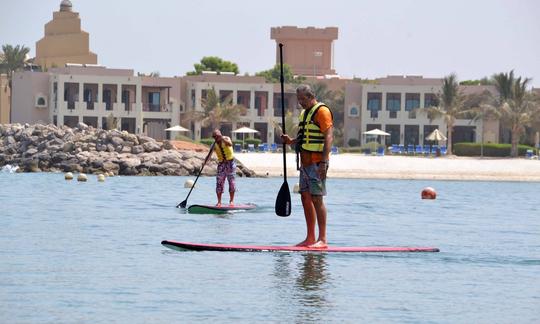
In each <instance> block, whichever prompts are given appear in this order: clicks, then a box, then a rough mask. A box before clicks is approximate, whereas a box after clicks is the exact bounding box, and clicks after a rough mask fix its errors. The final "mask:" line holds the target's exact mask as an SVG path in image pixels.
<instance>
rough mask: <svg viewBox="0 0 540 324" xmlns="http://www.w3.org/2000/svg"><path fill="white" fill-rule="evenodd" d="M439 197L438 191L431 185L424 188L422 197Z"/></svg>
mask: <svg viewBox="0 0 540 324" xmlns="http://www.w3.org/2000/svg"><path fill="white" fill-rule="evenodd" d="M435 198H437V192H435V189H433V188H431V187H425V188H424V189H422V199H435Z"/></svg>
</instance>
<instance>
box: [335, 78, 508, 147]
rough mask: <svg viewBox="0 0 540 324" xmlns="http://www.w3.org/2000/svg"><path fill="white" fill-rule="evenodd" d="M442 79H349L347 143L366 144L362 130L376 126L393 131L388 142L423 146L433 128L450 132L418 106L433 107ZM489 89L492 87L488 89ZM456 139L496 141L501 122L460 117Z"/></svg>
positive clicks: (472, 88) (477, 89)
mask: <svg viewBox="0 0 540 324" xmlns="http://www.w3.org/2000/svg"><path fill="white" fill-rule="evenodd" d="M441 86H442V79H437V78H423V77H422V76H388V77H386V78H380V79H376V80H375V81H374V82H373V83H358V82H349V83H348V84H347V85H346V90H345V112H344V113H345V116H344V119H345V125H344V140H345V144H347V143H348V142H349V140H351V139H353V140H357V141H359V142H360V144H365V143H366V142H367V141H368V140H373V139H370V138H367V137H366V135H364V134H363V133H364V132H365V131H369V130H372V129H375V128H378V129H380V130H383V131H385V132H387V133H389V134H390V136H386V137H384V141H385V144H386V145H391V144H397V145H399V144H401V145H405V146H407V145H415V146H416V145H424V144H427V143H426V141H425V138H426V136H427V135H429V134H430V133H431V132H432V131H433V130H435V129H439V130H440V131H441V132H442V133H443V134H446V133H447V125H446V123H445V121H444V120H443V119H442V118H436V119H434V120H432V121H430V120H429V118H428V117H427V114H426V113H425V112H423V111H418V110H416V109H417V108H425V107H429V106H431V105H432V104H433V103H434V102H435V100H436V98H437V95H438V94H439V93H440V92H441ZM460 88H461V91H462V92H463V93H464V94H470V93H473V92H476V93H478V92H482V91H484V90H488V91H492V92H494V91H495V90H494V87H484V86H461V87H460ZM487 88H489V89H487ZM452 139H453V142H480V141H482V139H483V141H484V142H493V143H497V142H498V139H499V123H498V122H496V121H490V120H485V121H482V120H478V121H475V122H473V121H472V120H470V119H458V120H456V122H455V124H454V132H453V137H452Z"/></svg>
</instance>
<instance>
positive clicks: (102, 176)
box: [97, 174, 105, 182]
mask: <svg viewBox="0 0 540 324" xmlns="http://www.w3.org/2000/svg"><path fill="white" fill-rule="evenodd" d="M97 181H99V182H103V181H105V175H103V174H98V176H97Z"/></svg>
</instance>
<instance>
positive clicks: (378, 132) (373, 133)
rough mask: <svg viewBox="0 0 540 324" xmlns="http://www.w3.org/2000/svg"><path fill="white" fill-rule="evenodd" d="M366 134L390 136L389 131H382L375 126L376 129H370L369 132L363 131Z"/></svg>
mask: <svg viewBox="0 0 540 324" xmlns="http://www.w3.org/2000/svg"><path fill="white" fill-rule="evenodd" d="M363 134H364V135H368V136H375V137H377V138H378V137H379V136H390V134H389V133H387V132H385V131H382V130H380V129H378V128H375V129H372V130H369V131H367V132H364V133H363Z"/></svg>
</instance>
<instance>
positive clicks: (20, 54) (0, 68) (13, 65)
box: [0, 44, 30, 123]
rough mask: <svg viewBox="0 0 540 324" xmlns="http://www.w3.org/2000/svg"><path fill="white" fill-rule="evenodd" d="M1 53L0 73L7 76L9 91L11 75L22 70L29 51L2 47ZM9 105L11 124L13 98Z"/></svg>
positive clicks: (24, 48) (6, 46)
mask: <svg viewBox="0 0 540 324" xmlns="http://www.w3.org/2000/svg"><path fill="white" fill-rule="evenodd" d="M2 51H3V52H4V54H3V56H2V60H1V61H0V73H6V74H7V76H8V84H9V88H10V91H11V83H12V81H13V73H14V72H16V71H20V70H22V69H23V68H24V65H25V62H26V56H27V55H28V52H30V49H29V48H28V47H26V46H24V45H17V46H15V47H13V46H12V45H7V44H6V45H2ZM10 97H11V102H10V105H9V110H10V111H9V122H10V123H11V116H12V114H11V111H12V108H13V97H12V96H10Z"/></svg>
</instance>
